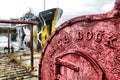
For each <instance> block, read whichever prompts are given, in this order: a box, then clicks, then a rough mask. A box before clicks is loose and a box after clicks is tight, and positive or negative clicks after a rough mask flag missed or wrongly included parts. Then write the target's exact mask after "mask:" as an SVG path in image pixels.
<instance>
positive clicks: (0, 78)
mask: <svg viewBox="0 0 120 80" xmlns="http://www.w3.org/2000/svg"><path fill="white" fill-rule="evenodd" d="M0 80H38V78H37V77H35V76H32V75H31V74H30V73H29V72H27V71H26V69H25V68H24V67H21V66H20V65H19V64H17V63H16V62H15V61H14V60H10V59H9V57H7V56H0Z"/></svg>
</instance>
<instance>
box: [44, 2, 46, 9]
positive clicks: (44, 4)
mask: <svg viewBox="0 0 120 80" xmlns="http://www.w3.org/2000/svg"><path fill="white" fill-rule="evenodd" d="M45 6H46V1H45V0H44V10H45Z"/></svg>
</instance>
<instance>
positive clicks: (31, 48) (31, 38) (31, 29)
mask: <svg viewBox="0 0 120 80" xmlns="http://www.w3.org/2000/svg"><path fill="white" fill-rule="evenodd" d="M30 34H31V35H30V36H31V37H30V40H31V41H30V43H31V44H30V46H31V47H30V50H31V71H32V70H33V69H34V61H33V60H34V56H33V25H30Z"/></svg>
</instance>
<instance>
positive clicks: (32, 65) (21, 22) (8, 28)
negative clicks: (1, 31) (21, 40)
mask: <svg viewBox="0 0 120 80" xmlns="http://www.w3.org/2000/svg"><path fill="white" fill-rule="evenodd" d="M0 23H6V24H21V26H14V27H13V26H7V27H6V26H0V28H7V30H8V32H7V34H8V41H7V42H8V46H7V47H6V50H8V52H7V55H5V54H4V58H11V56H12V57H13V56H14V54H11V52H10V51H14V49H13V48H11V46H10V29H11V28H16V27H24V25H29V27H30V51H29V53H30V54H29V56H30V58H29V59H30V63H29V65H30V69H29V71H28V72H32V71H33V70H34V53H33V25H38V22H36V21H23V20H0ZM5 56H7V57H5ZM15 56H16V55H15ZM0 60H4V59H2V58H0ZM1 62H2V61H1ZM1 64H2V65H6V66H2V65H1V66H0V67H6V68H8V67H9V66H8V65H7V64H5V62H4V61H3V62H2V63H1ZM9 68H10V67H9ZM17 68H18V65H17ZM1 69H2V68H1ZM15 69H16V68H15ZM0 71H1V70H0ZM1 77H2V76H1V75H0V79H2V78H1ZM15 78H17V77H15ZM6 79H7V78H6ZM31 80H32V79H31ZM35 80H36V79H35Z"/></svg>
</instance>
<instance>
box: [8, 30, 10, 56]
mask: <svg viewBox="0 0 120 80" xmlns="http://www.w3.org/2000/svg"><path fill="white" fill-rule="evenodd" d="M8 54H10V28H8Z"/></svg>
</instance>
